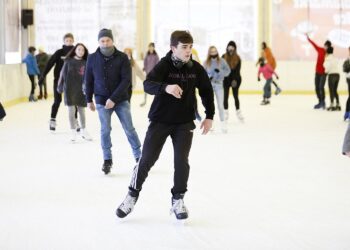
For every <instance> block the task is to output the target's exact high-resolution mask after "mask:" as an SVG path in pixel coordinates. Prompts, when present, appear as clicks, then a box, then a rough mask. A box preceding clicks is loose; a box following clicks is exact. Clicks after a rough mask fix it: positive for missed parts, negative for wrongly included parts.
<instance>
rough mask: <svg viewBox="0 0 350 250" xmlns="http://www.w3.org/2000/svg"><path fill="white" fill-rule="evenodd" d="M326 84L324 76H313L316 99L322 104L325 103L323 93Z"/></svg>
mask: <svg viewBox="0 0 350 250" xmlns="http://www.w3.org/2000/svg"><path fill="white" fill-rule="evenodd" d="M325 84H326V74H318V73H316V74H315V89H316V95H317V98H318V102H319V103H321V102H324V101H325V98H326V96H325V91H324V86H325Z"/></svg>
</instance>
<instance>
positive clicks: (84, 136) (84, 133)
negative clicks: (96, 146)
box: [80, 129, 92, 141]
mask: <svg viewBox="0 0 350 250" xmlns="http://www.w3.org/2000/svg"><path fill="white" fill-rule="evenodd" d="M80 135H81V137H82V138H83V139H84V140H87V141H92V137H91V136H90V135H89V133H88V132H87V131H86V129H81V130H80Z"/></svg>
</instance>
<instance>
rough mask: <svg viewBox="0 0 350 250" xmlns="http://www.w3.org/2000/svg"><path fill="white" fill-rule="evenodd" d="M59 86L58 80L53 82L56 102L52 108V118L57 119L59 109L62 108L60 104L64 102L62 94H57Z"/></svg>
mask: <svg viewBox="0 0 350 250" xmlns="http://www.w3.org/2000/svg"><path fill="white" fill-rule="evenodd" d="M57 85H58V79H57V80H56V79H55V80H54V81H53V97H54V102H53V104H52V107H51V118H52V119H56V116H57V113H58V108H59V107H60V104H61V102H62V94H60V93H58V92H57Z"/></svg>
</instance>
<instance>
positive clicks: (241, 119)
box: [236, 109, 244, 122]
mask: <svg viewBox="0 0 350 250" xmlns="http://www.w3.org/2000/svg"><path fill="white" fill-rule="evenodd" d="M236 115H237V118H238V120H240V121H241V122H243V121H244V117H243V115H242V112H241V110H240V109H239V110H237V111H236Z"/></svg>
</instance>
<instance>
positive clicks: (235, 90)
mask: <svg viewBox="0 0 350 250" xmlns="http://www.w3.org/2000/svg"><path fill="white" fill-rule="evenodd" d="M240 86H241V80H237V84H236V85H235V86H232V84H231V83H227V82H225V83H224V109H228V98H229V94H230V88H232V94H233V98H234V100H235V106H236V110H239V108H240V102H239V97H238V95H239V87H240Z"/></svg>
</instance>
